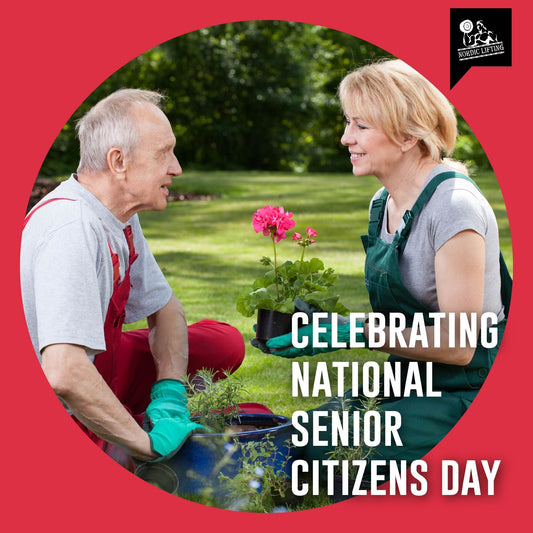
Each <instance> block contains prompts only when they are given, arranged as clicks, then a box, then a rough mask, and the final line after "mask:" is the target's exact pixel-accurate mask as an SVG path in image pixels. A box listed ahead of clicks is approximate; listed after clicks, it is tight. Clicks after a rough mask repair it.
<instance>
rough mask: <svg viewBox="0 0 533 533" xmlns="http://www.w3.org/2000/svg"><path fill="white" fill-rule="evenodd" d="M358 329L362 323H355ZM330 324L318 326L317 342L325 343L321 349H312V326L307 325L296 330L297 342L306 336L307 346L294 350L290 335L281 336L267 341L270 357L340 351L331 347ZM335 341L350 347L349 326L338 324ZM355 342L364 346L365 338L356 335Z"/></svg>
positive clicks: (360, 334) (358, 334) (288, 356)
mask: <svg viewBox="0 0 533 533" xmlns="http://www.w3.org/2000/svg"><path fill="white" fill-rule="evenodd" d="M356 325H357V327H358V328H363V322H356ZM331 333H332V332H331V322H330V323H326V324H321V325H320V333H319V334H318V340H319V342H321V343H322V342H324V343H327V346H325V347H323V348H318V347H317V348H314V347H313V345H312V343H313V325H312V324H309V325H308V326H304V327H303V328H299V329H298V340H299V341H301V340H302V339H303V337H304V336H307V338H308V342H307V346H305V347H304V348H295V347H294V346H293V345H292V333H287V335H281V336H279V337H274V338H273V339H269V340H268V341H267V343H266V345H267V347H268V349H269V350H270V353H271V354H272V355H279V356H280V357H287V358H294V357H301V356H304V355H316V354H319V353H326V352H333V351H335V350H341V349H342V348H340V347H332V344H333V339H332V335H331ZM336 340H337V341H338V342H345V343H346V346H347V347H348V348H349V347H350V324H349V323H348V324H339V325H338V328H337V335H336ZM355 340H356V342H361V343H364V344H365V345H366V338H365V336H364V335H363V333H361V332H357V333H356V338H355Z"/></svg>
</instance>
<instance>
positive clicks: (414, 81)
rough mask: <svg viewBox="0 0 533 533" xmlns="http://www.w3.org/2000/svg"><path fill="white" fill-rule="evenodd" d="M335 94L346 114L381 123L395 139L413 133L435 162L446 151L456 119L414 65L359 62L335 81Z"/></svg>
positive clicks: (452, 144) (451, 145)
mask: <svg viewBox="0 0 533 533" xmlns="http://www.w3.org/2000/svg"><path fill="white" fill-rule="evenodd" d="M339 97H340V101H341V104H342V107H343V109H344V110H345V111H349V113H348V114H350V113H354V114H355V115H356V116H357V117H359V118H360V119H361V120H362V121H364V122H368V123H369V124H371V125H373V126H376V127H378V128H380V129H382V130H383V131H384V132H385V133H386V134H387V135H388V136H389V137H390V138H391V139H392V140H393V141H394V142H397V143H398V144H400V143H401V142H402V141H403V140H404V139H405V137H406V136H413V137H415V138H417V139H419V144H420V148H421V149H422V153H423V155H429V156H430V157H431V158H432V159H433V160H434V161H437V162H440V161H441V160H442V157H443V155H450V154H451V153H452V152H453V149H454V147H455V140H456V137H457V120H456V118H455V113H454V111H453V108H452V106H451V105H450V103H449V102H448V100H447V99H446V97H445V96H444V95H443V94H442V93H441V92H440V91H439V90H438V89H437V88H436V87H435V86H434V85H432V84H431V83H430V82H429V81H428V80H427V79H426V78H424V77H423V76H422V75H421V74H419V73H418V72H417V71H416V70H415V69H413V68H411V67H410V66H409V65H407V64H406V63H404V62H403V61H401V60H399V59H392V60H383V61H378V62H377V63H373V64H369V65H365V66H363V67H361V68H359V69H357V70H355V71H353V72H351V73H349V74H348V75H347V76H346V77H345V78H344V79H343V80H342V82H341V84H340V87H339Z"/></svg>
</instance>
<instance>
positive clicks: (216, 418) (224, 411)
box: [187, 369, 246, 433]
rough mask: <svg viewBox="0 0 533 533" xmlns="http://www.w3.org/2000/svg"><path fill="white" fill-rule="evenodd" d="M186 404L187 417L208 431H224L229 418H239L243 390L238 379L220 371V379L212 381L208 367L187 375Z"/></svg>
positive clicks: (212, 375) (211, 372) (229, 421)
mask: <svg viewBox="0 0 533 533" xmlns="http://www.w3.org/2000/svg"><path fill="white" fill-rule="evenodd" d="M187 389H188V391H189V392H188V405H189V412H190V413H191V416H192V417H194V418H195V420H197V421H198V423H199V424H202V425H203V426H205V427H206V428H208V430H210V431H212V432H214V433H224V432H225V431H227V430H228V428H229V426H230V424H231V422H232V420H235V418H237V419H238V417H239V404H240V403H241V402H242V401H243V393H244V392H246V391H245V389H244V385H243V383H242V381H241V380H240V379H238V378H237V377H235V376H233V375H231V374H230V372H229V371H228V372H224V378H223V379H219V380H215V374H214V372H213V371H212V370H209V369H202V370H199V371H198V372H197V374H196V375H195V376H194V378H188V380H187Z"/></svg>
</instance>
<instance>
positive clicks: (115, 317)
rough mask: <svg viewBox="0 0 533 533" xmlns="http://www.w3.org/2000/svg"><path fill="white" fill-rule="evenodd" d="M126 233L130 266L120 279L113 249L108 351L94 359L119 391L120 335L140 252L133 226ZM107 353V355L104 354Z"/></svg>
mask: <svg viewBox="0 0 533 533" xmlns="http://www.w3.org/2000/svg"><path fill="white" fill-rule="evenodd" d="M124 235H125V237H126V242H127V243H128V249H129V258H128V266H127V268H126V270H125V272H124V279H123V280H122V281H120V274H119V268H120V263H119V258H118V254H116V253H114V252H113V250H111V246H110V247H109V249H110V251H111V259H112V261H113V278H114V279H113V294H112V295H111V299H110V301H109V306H108V308H107V315H106V319H105V323H104V335H105V345H106V351H105V352H104V353H102V354H98V355H97V356H96V357H95V359H94V364H95V366H96V368H97V369H98V372H100V374H101V375H102V377H103V378H104V380H105V381H106V383H107V384H108V385H109V386H110V387H111V390H112V391H113V392H114V393H116V392H117V390H116V389H117V379H118V374H119V373H118V367H117V365H118V361H119V358H118V353H119V349H120V335H121V332H122V325H123V324H124V319H125V318H126V304H127V302H128V298H129V295H130V288H131V281H130V269H131V265H133V263H134V261H135V260H136V259H137V257H138V254H137V253H136V252H135V247H134V245H133V233H132V231H131V226H126V228H125V229H124ZM104 354H105V355H104Z"/></svg>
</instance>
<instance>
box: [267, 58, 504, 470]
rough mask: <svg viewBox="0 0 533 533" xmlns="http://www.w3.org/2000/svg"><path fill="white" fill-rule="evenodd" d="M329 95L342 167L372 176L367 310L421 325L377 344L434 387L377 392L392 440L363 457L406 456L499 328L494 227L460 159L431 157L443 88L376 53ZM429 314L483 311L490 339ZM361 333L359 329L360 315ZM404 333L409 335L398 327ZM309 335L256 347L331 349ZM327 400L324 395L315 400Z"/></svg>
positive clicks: (458, 401)
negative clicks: (391, 418) (419, 337)
mask: <svg viewBox="0 0 533 533" xmlns="http://www.w3.org/2000/svg"><path fill="white" fill-rule="evenodd" d="M339 96H340V101H341V104H342V107H343V110H344V114H345V117H346V129H345V131H344V134H343V136H342V139H341V142H342V144H343V145H344V146H346V147H347V149H348V152H349V157H350V162H351V165H352V169H353V174H354V175H355V176H356V177H357V178H358V179H362V177H363V176H369V175H373V176H375V177H376V178H377V179H378V180H379V182H380V183H381V185H382V188H381V189H380V190H379V191H378V192H377V193H376V194H375V195H374V197H373V198H372V200H371V202H370V218H369V230H368V235H364V236H362V239H363V244H364V247H365V251H366V261H365V282H366V286H367V289H368V293H369V298H370V303H371V306H372V309H373V311H374V312H376V313H382V314H383V315H384V316H385V317H390V313H401V314H402V315H403V316H404V317H405V319H406V324H407V328H409V327H410V326H412V323H413V318H414V317H415V315H418V316H423V317H424V323H425V325H426V326H427V327H426V331H427V333H428V342H429V345H428V346H426V347H424V346H422V343H421V342H420V341H417V342H416V343H415V344H414V346H410V345H407V346H406V347H398V346H396V347H393V346H392V343H391V342H390V341H391V339H390V338H389V337H386V339H385V343H384V345H383V346H382V347H381V348H380V350H383V351H385V352H387V353H389V354H391V355H390V359H389V360H390V361H391V362H394V361H397V362H399V363H400V364H401V366H402V368H403V369H404V376H403V377H404V378H406V373H407V369H408V368H409V363H411V364H413V363H414V364H416V365H418V367H419V370H420V375H421V376H422V380H425V379H426V374H425V369H426V364H425V363H426V362H431V363H433V364H432V369H433V376H432V383H431V386H432V389H433V390H435V391H437V392H438V393H440V395H438V396H433V395H431V396H429V395H422V396H418V395H416V394H411V395H405V394H403V393H402V394H401V395H399V396H396V397H390V396H389V397H384V398H382V400H381V408H382V409H383V410H389V411H396V412H398V413H400V415H401V428H400V429H399V437H400V439H399V440H397V441H394V442H392V443H389V445H385V444H383V443H382V444H380V445H379V446H377V447H376V449H375V450H374V452H375V453H374V455H373V457H374V458H375V459H385V460H401V459H405V460H407V461H408V463H409V462H411V461H413V460H414V459H417V458H421V457H422V456H423V455H424V454H425V453H427V452H428V451H429V450H430V449H431V448H432V447H434V446H435V445H436V444H437V443H438V442H439V441H440V440H441V439H442V438H443V437H444V436H445V435H446V434H447V433H448V432H449V431H450V429H451V428H452V427H453V426H454V425H455V424H456V423H457V421H458V420H459V418H460V417H461V416H462V415H463V413H464V412H465V411H466V409H467V408H468V406H469V405H470V404H471V402H472V401H473V399H474V398H475V396H476V394H477V392H478V391H479V389H480V387H481V386H482V385H483V382H484V381H485V378H486V376H487V374H488V373H489V370H490V368H491V366H492V363H493V361H494V358H495V356H496V353H497V351H498V347H499V345H500V342H501V338H502V335H503V331H504V327H505V322H506V314H507V308H508V304H509V296H510V283H511V280H510V277H509V275H508V273H507V269H506V267H505V264H504V263H503V261H502V264H501V271H500V258H501V254H500V250H499V240H498V228H497V223H496V218H495V216H494V213H493V211H492V209H491V207H490V205H489V204H488V202H487V200H486V199H485V198H484V197H483V195H482V194H481V192H480V191H479V189H478V188H477V186H476V185H475V184H474V182H473V181H472V180H470V179H469V178H468V177H467V175H466V169H465V167H464V166H463V165H461V164H459V163H458V162H455V161H451V160H449V159H443V155H447V154H451V153H452V151H453V149H454V145H455V139H456V135H457V127H456V119H455V115H454V112H453V109H452V108H451V106H450V104H449V102H448V101H447V100H446V98H445V97H444V96H443V95H442V94H441V93H440V92H439V91H438V90H437V89H436V88H435V87H434V86H433V85H431V84H430V83H429V82H428V81H427V80H426V79H425V78H424V77H423V76H421V75H420V74H419V73H418V72H416V71H415V70H414V69H412V68H410V67H409V66H408V65H406V64H405V63H403V62H402V61H400V60H387V61H381V62H377V63H374V64H370V65H366V66H364V67H362V68H360V69H358V70H356V71H354V72H352V73H350V74H348V75H347V76H346V77H345V78H344V80H343V81H342V83H341V85H340V88H339ZM458 170H459V171H458ZM436 312H440V313H444V316H445V317H447V318H448V319H449V318H450V317H454V316H455V317H457V319H458V317H459V313H467V314H468V315H469V316H473V315H472V314H473V313H475V314H476V315H477V316H478V317H479V316H480V315H481V314H482V313H493V314H494V316H496V317H497V322H498V325H497V332H498V340H497V343H496V346H494V347H492V348H486V347H483V346H482V345H481V344H480V343H478V345H477V346H460V344H461V343H460V342H458V339H456V337H455V336H454V335H453V334H452V335H449V329H450V328H452V327H454V326H455V325H456V324H455V322H454V321H453V320H443V321H442V325H441V327H440V339H439V342H436V339H435V337H434V333H435V330H436V328H435V327H434V322H433V320H432V318H431V317H430V313H436ZM453 313H455V315H453ZM309 327H312V326H309ZM349 329H350V325H349V324H346V325H340V326H339V333H338V337H337V340H339V339H340V340H348V339H349ZM458 329H459V328H457V331H458ZM494 329H496V326H495V327H494ZM385 331H386V332H387V333H388V332H390V330H389V329H386V330H385ZM364 335H365V336H366V337H367V336H368V324H367V325H366V326H365V333H364ZM404 337H406V338H409V329H407V330H406V331H405V332H404ZM320 340H321V341H326V342H329V346H330V347H329V348H320V349H317V348H309V347H307V348H303V349H298V348H295V347H291V341H290V335H289V336H284V337H277V338H275V339H271V340H270V341H268V343H267V346H268V349H269V350H270V352H271V353H273V354H276V355H280V356H285V357H297V356H299V355H314V354H316V353H319V352H328V351H333V350H334V349H335V348H332V347H331V346H332V343H331V334H330V330H327V331H326V332H325V333H321V334H320ZM396 344H398V343H396ZM463 344H464V343H463ZM411 371H412V367H411ZM428 379H429V378H428ZM426 385H427V384H426ZM345 400H346V401H345V402H344V405H343V409H346V405H349V406H350V408H351V409H357V408H360V407H361V403H360V400H361V398H359V395H358V394H357V391H356V393H355V394H353V393H352V391H348V392H347V393H346V395H345ZM339 405H340V402H339V401H338V400H335V401H332V402H330V403H329V404H327V405H326V406H322V407H321V408H319V410H321V411H324V410H332V409H339V408H340V407H339ZM309 418H310V419H311V417H309ZM310 424H311V422H310ZM309 434H310V435H311V434H312V433H309ZM400 441H401V442H400ZM330 444H331V443H330ZM331 449H332V446H331V445H330V446H323V447H315V446H313V444H312V442H310V444H309V445H308V446H307V447H306V449H305V455H306V456H307V458H308V459H324V458H327V453H328V451H331Z"/></svg>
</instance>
